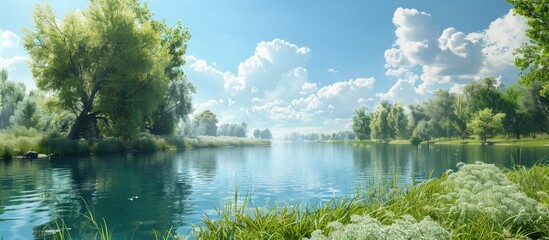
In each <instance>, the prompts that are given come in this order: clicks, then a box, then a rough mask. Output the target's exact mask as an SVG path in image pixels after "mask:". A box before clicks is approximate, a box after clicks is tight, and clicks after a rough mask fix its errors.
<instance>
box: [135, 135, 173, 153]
mask: <svg viewBox="0 0 549 240" xmlns="http://www.w3.org/2000/svg"><path fill="white" fill-rule="evenodd" d="M131 146H132V148H133V149H135V150H138V151H141V152H155V151H158V150H166V149H168V148H169V145H168V142H167V141H166V140H164V139H161V138H157V137H155V136H153V135H151V134H141V135H139V137H137V138H136V139H135V140H133V141H132V143H131Z"/></svg>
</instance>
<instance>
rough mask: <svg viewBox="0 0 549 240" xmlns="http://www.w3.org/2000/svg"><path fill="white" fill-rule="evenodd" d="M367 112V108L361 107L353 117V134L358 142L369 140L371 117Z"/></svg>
mask: <svg viewBox="0 0 549 240" xmlns="http://www.w3.org/2000/svg"><path fill="white" fill-rule="evenodd" d="M367 111H368V108H367V107H361V108H359V109H357V110H355V115H354V116H353V132H354V133H355V135H356V137H357V138H358V139H359V140H364V139H368V138H370V133H371V129H370V122H371V119H372V117H371V114H369V113H367Z"/></svg>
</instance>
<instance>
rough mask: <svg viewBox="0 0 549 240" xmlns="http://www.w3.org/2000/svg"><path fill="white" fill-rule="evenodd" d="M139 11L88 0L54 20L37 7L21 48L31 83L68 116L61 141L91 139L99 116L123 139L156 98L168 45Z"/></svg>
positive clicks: (116, 1) (129, 0)
mask: <svg viewBox="0 0 549 240" xmlns="http://www.w3.org/2000/svg"><path fill="white" fill-rule="evenodd" d="M143 9H144V8H141V5H140V4H139V2H137V0H90V3H89V6H88V8H87V9H86V10H84V11H75V12H72V13H69V14H67V15H66V16H65V17H63V18H62V19H61V20H59V19H57V18H56V16H55V13H54V12H53V10H52V9H51V7H49V6H48V5H37V7H36V10H35V12H34V14H33V17H32V18H33V21H34V25H35V26H34V30H30V29H24V30H23V31H24V46H25V48H26V49H27V51H28V52H29V55H30V56H31V58H32V62H31V71H32V73H33V76H34V79H35V81H36V85H37V86H38V87H39V88H40V89H43V90H46V91H49V92H50V93H51V94H52V95H53V96H54V97H56V98H58V99H59V105H60V107H61V108H62V109H66V110H68V111H70V112H71V113H72V114H74V116H75V118H76V119H75V121H74V123H73V124H72V126H71V129H70V132H69V134H68V137H69V138H72V139H76V138H80V137H86V138H90V137H96V136H97V135H98V134H99V133H98V128H97V120H98V119H99V118H103V119H105V120H106V121H105V122H106V123H107V124H108V125H109V126H110V127H109V128H110V129H112V133H113V134H114V135H117V136H121V137H123V138H125V139H129V138H131V137H132V136H134V135H135V134H136V133H137V132H138V130H139V126H140V125H141V124H142V119H143V117H144V116H146V115H149V114H151V113H152V112H154V111H155V110H156V109H157V108H158V106H159V105H160V104H161V103H162V101H163V100H164V96H165V93H166V92H167V89H168V84H169V81H168V80H169V78H168V76H166V68H167V67H168V66H169V60H170V55H169V50H168V48H167V47H166V46H164V45H162V37H161V31H160V30H159V29H155V27H154V23H153V22H151V21H147V18H146V16H144V15H143V14H142V12H143V11H142V10H143Z"/></svg>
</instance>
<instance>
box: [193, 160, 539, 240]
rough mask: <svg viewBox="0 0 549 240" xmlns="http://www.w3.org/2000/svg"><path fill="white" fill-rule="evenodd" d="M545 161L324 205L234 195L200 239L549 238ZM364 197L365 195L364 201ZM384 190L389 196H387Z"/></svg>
mask: <svg viewBox="0 0 549 240" xmlns="http://www.w3.org/2000/svg"><path fill="white" fill-rule="evenodd" d="M547 176H549V167H548V166H535V167H533V168H531V169H525V168H517V169H514V170H512V171H509V170H506V171H502V170H500V169H498V168H497V167H495V166H494V165H489V164H483V163H477V164H468V165H464V164H460V166H459V171H457V172H455V173H452V172H450V171H449V172H448V173H447V174H446V175H444V176H442V177H440V178H438V179H433V180H430V181H427V182H425V183H422V184H419V185H416V186H413V187H411V189H409V191H405V192H403V191H401V190H400V189H401V188H397V187H396V186H395V185H393V186H387V187H388V188H387V189H388V190H387V191H378V190H379V188H378V189H377V190H374V191H372V190H371V189H370V190H365V191H361V193H362V194H358V196H361V197H356V198H352V199H351V198H344V199H340V200H332V201H331V202H329V203H327V204H323V205H312V206H302V205H300V204H297V205H283V206H278V205H276V204H275V205H271V206H267V207H257V206H253V205H252V204H251V202H250V201H249V198H245V199H244V200H242V199H238V197H237V196H235V199H234V202H242V201H243V202H244V204H243V205H242V204H241V205H234V204H228V205H227V206H225V207H224V208H222V209H220V210H219V214H220V218H221V219H220V220H215V221H214V220H212V219H210V218H206V219H205V220H204V224H203V225H204V226H203V227H201V228H200V230H199V231H198V232H197V237H198V238H199V239H249V238H253V239H257V238H261V239H263V238H269V239H301V238H311V239H349V238H351V239H352V238H353V237H359V236H360V237H367V239H380V238H381V239H407V238H423V239H445V238H446V239H449V238H451V239H472V238H474V239H509V238H512V239H523V238H533V239H539V238H547V237H549V177H547ZM364 196H368V198H369V200H368V199H367V198H365V197H364ZM387 197H389V198H388V199H389V200H386V199H387Z"/></svg>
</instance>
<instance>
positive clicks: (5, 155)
mask: <svg viewBox="0 0 549 240" xmlns="http://www.w3.org/2000/svg"><path fill="white" fill-rule="evenodd" d="M0 150H2V155H1V157H2V159H4V160H11V159H12V158H13V149H12V148H11V147H9V146H4V148H3V149H0Z"/></svg>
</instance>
